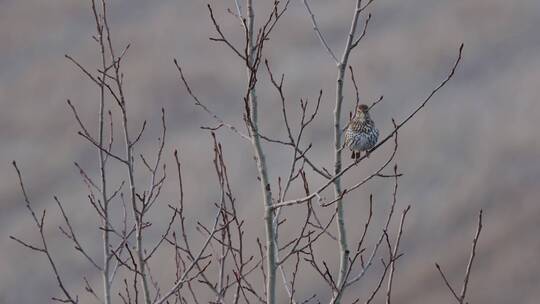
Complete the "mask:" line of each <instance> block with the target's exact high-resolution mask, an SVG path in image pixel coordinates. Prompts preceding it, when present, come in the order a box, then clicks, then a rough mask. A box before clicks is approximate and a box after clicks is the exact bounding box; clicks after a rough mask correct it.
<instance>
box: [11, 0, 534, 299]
mask: <svg viewBox="0 0 540 304" xmlns="http://www.w3.org/2000/svg"><path fill="white" fill-rule="evenodd" d="M86 2H87V1H68V0H49V1H41V0H26V1H16V0H4V1H0V105H1V111H0V197H1V203H0V303H45V302H47V301H48V300H45V299H50V298H51V297H52V296H55V295H57V292H58V290H57V286H56V282H55V281H54V279H53V277H52V276H51V273H50V269H49V266H48V264H47V263H46V259H45V258H44V257H43V256H39V255H37V254H35V253H34V252H30V251H29V250H28V249H26V248H22V247H21V246H19V245H17V244H16V243H15V242H13V241H12V240H10V239H9V238H8V236H9V235H17V236H20V237H22V238H23V239H26V240H37V239H36V237H37V236H36V234H35V232H34V230H33V228H34V226H33V223H32V222H31V219H30V218H29V217H28V215H27V214H26V212H25V211H26V210H25V209H24V204H23V201H22V198H21V195H20V193H19V188H18V184H17V182H16V175H15V172H14V170H13V169H12V168H11V166H10V164H11V161H12V160H13V159H16V160H17V161H18V162H19V164H20V166H21V168H22V170H23V175H24V178H25V181H26V186H27V188H28V190H29V193H30V196H31V198H32V200H33V202H34V204H35V205H36V206H37V208H39V209H41V208H44V207H47V208H51V211H52V210H54V209H53V208H55V205H54V201H53V199H52V196H53V195H59V196H60V197H61V198H62V199H63V201H64V202H65V204H66V208H67V209H68V212H69V213H70V214H71V215H72V216H73V217H74V218H73V221H74V222H77V228H76V230H77V231H78V232H79V233H81V237H82V238H83V239H84V240H85V243H86V244H88V246H89V250H90V252H92V253H93V254H95V255H96V256H98V255H99V254H100V252H101V247H100V244H99V243H98V242H99V231H98V230H97V228H95V227H96V225H95V221H96V219H95V218H93V217H91V216H89V214H91V212H92V210H91V207H89V206H88V203H87V202H86V192H85V191H86V188H85V186H84V184H83V183H81V182H80V181H79V176H78V172H77V170H76V168H75V167H74V166H73V161H77V162H79V163H81V164H82V165H83V166H84V167H86V168H89V170H90V172H91V173H96V171H95V169H92V166H93V165H94V164H95V163H96V162H97V160H96V156H97V155H96V153H95V151H93V150H92V149H91V147H90V146H89V145H88V144H87V143H85V142H84V141H83V140H82V139H81V138H80V137H79V136H77V134H76V131H77V128H76V122H75V121H74V119H73V117H72V115H71V114H70V112H69V111H68V110H69V109H68V107H67V105H66V102H65V101H66V99H68V98H69V99H71V100H72V101H73V102H74V103H75V104H76V105H77V106H78V107H79V108H80V111H81V114H82V116H83V119H84V120H85V121H88V122H89V123H95V117H94V115H95V113H97V97H98V92H97V90H96V88H95V87H94V86H93V84H92V83H91V82H90V81H89V80H88V79H86V78H85V76H84V75H82V74H81V73H80V72H79V71H78V70H76V68H75V67H74V66H73V65H72V64H70V63H69V62H68V61H67V60H66V59H65V58H64V54H66V53H69V54H71V55H72V56H74V57H75V58H77V59H78V60H80V61H81V62H82V63H84V64H85V65H87V66H90V67H93V66H95V65H96V64H97V63H98V53H97V48H96V47H97V46H96V44H95V42H94V41H93V40H92V39H91V35H93V34H94V31H95V26H94V24H93V19H92V16H91V13H90V10H89V4H88V3H86ZM112 2H114V3H113V4H111V7H110V20H111V27H112V30H113V35H114V36H115V40H116V43H117V45H118V46H119V47H121V46H122V45H125V44H126V43H128V42H130V43H131V48H130V51H129V54H128V56H127V57H126V61H125V66H124V67H125V74H126V80H125V81H126V90H127V99H128V103H129V111H130V112H129V115H130V118H131V119H132V121H133V122H138V123H142V121H143V120H145V119H147V120H149V121H150V122H151V123H150V125H149V133H148V134H146V136H145V138H143V140H145V141H144V144H143V145H142V146H141V147H140V148H141V150H145V151H149V149H151V148H152V147H154V146H155V140H154V138H153V137H152V135H156V134H158V132H159V115H160V108H161V107H162V106H163V107H165V108H166V110H167V117H168V122H169V144H171V146H170V147H169V148H168V149H167V151H166V153H168V154H167V161H169V162H170V161H171V160H172V157H171V155H172V154H171V152H172V150H173V149H174V148H175V147H179V149H180V151H181V157H182V159H183V160H184V163H185V169H184V170H185V171H184V175H185V176H186V181H185V182H186V189H187V190H186V201H187V204H188V208H189V207H191V208H190V210H191V215H192V216H193V218H199V219H201V220H203V221H204V220H205V219H207V218H209V216H210V214H211V212H210V210H209V209H207V208H206V206H208V207H210V206H211V203H212V201H213V200H215V199H216V197H217V195H218V194H217V193H215V191H214V189H215V188H214V186H215V185H216V184H217V182H216V181H215V177H214V173H213V171H211V168H212V167H211V164H210V163H209V161H210V160H211V157H212V151H211V148H210V147H211V140H210V138H209V136H208V132H207V131H204V130H201V129H200V126H201V125H203V124H204V125H213V124H214V122H213V121H212V120H211V117H209V116H208V115H206V113H204V112H202V111H200V110H199V109H198V108H196V107H195V106H194V105H193V102H192V100H191V99H190V98H189V96H188V95H187V94H186V92H185V90H184V88H183V87H181V86H180V85H179V82H178V75H177V71H176V69H175V68H174V66H173V64H172V59H173V58H178V60H179V61H180V62H182V65H183V66H184V68H185V72H186V74H187V76H188V77H189V80H190V83H191V84H192V86H193V88H194V90H195V91H196V92H197V93H198V95H199V97H200V98H201V99H202V100H205V101H206V102H207V103H208V105H209V106H211V107H212V109H213V110H214V111H215V112H219V113H221V114H222V116H223V117H224V118H225V119H227V120H228V121H232V122H234V123H235V124H236V125H237V126H239V127H241V126H242V118H241V114H240V113H241V111H242V107H243V104H242V94H243V90H244V88H245V83H244V77H245V71H244V69H243V68H242V66H241V64H240V62H239V61H238V59H237V58H235V56H234V55H233V54H232V53H231V52H230V51H229V50H228V49H226V48H225V47H224V46H223V45H220V44H218V43H214V42H211V41H209V40H208V37H210V36H213V35H214V32H213V28H212V27H211V23H210V21H209V20H208V16H207V15H208V13H207V10H206V4H205V3H203V2H200V1H187V0H183V1H173V0H160V1H142V0H129V1H127V0H125V1H112ZM215 2H216V3H215V4H213V5H214V6H215V12H216V15H217V18H218V21H219V22H220V24H221V25H222V28H223V30H224V31H225V32H227V33H229V35H230V36H231V38H232V39H233V40H235V41H240V39H241V38H242V33H241V29H240V28H239V25H238V22H237V20H235V19H234V18H232V17H231V16H230V15H229V14H228V13H226V11H225V9H226V8H227V7H231V8H232V7H233V6H234V2H233V1H215ZM255 2H259V3H262V2H263V1H255ZM352 7H353V1H351V0H338V1H323V0H318V1H315V0H313V1H312V8H313V10H314V12H315V13H316V14H317V15H318V19H319V25H320V27H321V29H322V31H323V32H324V33H325V35H326V36H327V38H328V41H329V43H330V45H331V46H332V48H334V49H335V50H339V49H341V48H342V47H343V44H344V39H345V36H346V33H347V31H348V27H349V25H350V17H351V14H352ZM265 8H267V7H265V6H261V7H260V9H263V10H264V9H265ZM369 11H370V12H371V13H372V14H373V19H372V22H371V24H370V28H369V31H368V34H367V36H366V38H365V40H363V41H362V42H361V44H360V45H359V47H358V49H357V50H356V51H355V52H354V54H353V55H352V57H351V64H352V66H353V67H354V69H355V73H356V77H357V80H358V84H359V90H360V95H361V98H362V99H363V100H367V101H371V100H375V99H376V98H377V97H378V96H379V95H384V99H385V100H384V101H383V102H382V103H381V104H379V105H378V106H377V107H376V108H374V109H373V114H372V115H373V116H374V118H375V120H376V121H377V123H378V125H379V126H380V128H381V131H382V132H383V133H386V132H388V131H390V130H391V129H392V124H391V118H392V117H394V118H397V119H398V120H399V119H400V118H402V117H404V116H405V115H406V114H407V113H408V111H410V109H412V108H413V107H414V106H415V105H416V104H418V102H419V101H421V100H422V99H423V97H425V96H426V95H427V94H428V93H429V92H431V90H432V89H433V88H434V87H435V86H436V85H437V84H438V83H439V82H440V81H441V80H442V79H443V78H444V77H445V75H446V73H447V72H448V69H449V67H450V66H451V64H452V63H453V60H454V59H455V56H456V55H457V50H458V47H459V44H460V43H461V42H464V43H465V49H464V59H463V62H462V63H461V66H460V67H459V69H458V71H457V73H456V75H455V77H454V79H453V80H452V81H451V82H450V83H449V84H448V86H447V87H445V88H444V89H443V90H441V91H440V93H439V94H438V95H436V96H435V98H434V99H433V100H432V102H431V103H430V104H429V106H427V107H426V108H425V109H424V110H423V111H422V112H421V113H420V114H419V115H418V116H417V117H416V118H415V119H414V120H413V121H411V123H410V124H408V125H407V126H406V127H405V128H404V129H403V131H401V132H400V150H399V155H398V162H399V167H400V168H401V170H402V171H403V172H404V173H405V176H404V177H403V178H402V179H401V182H400V192H399V201H400V203H399V207H400V208H402V207H404V206H406V205H407V204H412V206H413V209H412V211H411V213H410V218H409V219H408V223H407V225H406V234H405V236H404V238H403V250H404V252H405V253H406V254H405V256H404V257H403V258H401V259H400V264H399V266H398V269H397V274H396V275H397V279H396V281H395V287H394V291H395V296H394V299H395V300H396V301H397V302H399V303H403V304H407V303H416V304H421V303H451V302H452V298H451V296H450V294H449V293H448V291H447V290H446V289H445V286H444V284H443V282H442V281H441V280H440V278H439V277H438V274H437V272H436V269H435V267H434V262H435V261H438V262H440V263H441V264H442V265H443V267H444V268H445V269H446V270H447V272H448V275H449V278H450V279H451V280H454V282H456V284H458V282H459V283H460V282H461V275H462V273H463V271H464V268H465V265H466V262H467V259H468V254H469V253H468V251H469V248H470V242H471V240H472V236H473V233H474V230H475V225H476V215H477V211H478V210H479V209H480V208H483V209H484V210H485V230H484V232H483V235H482V236H481V239H480V242H479V252H478V259H477V262H478V263H476V264H475V265H474V268H473V274H472V277H471V283H470V286H469V287H470V302H471V303H494V304H496V303H501V304H503V303H505V304H506V303H531V304H532V303H538V298H540V290H539V289H538V288H537V286H538V285H539V284H540V262H539V259H538V252H540V236H539V235H538V231H540V230H539V229H540V204H539V203H540V202H539V200H540V199H539V198H540V187H539V184H540V161H539V160H540V137H539V135H538V123H537V122H538V117H540V103H539V102H538V96H540V86H539V85H538V81H539V79H540V56H539V55H538V54H540V35H538V29H540V2H539V1H536V0H520V1H513V2H510V1H503V0H456V1H430V0H410V1H398V0H377V1H376V2H375V3H374V4H373V5H372V6H371V8H370V9H369ZM266 56H267V57H268V59H269V61H270V63H271V65H272V67H273V70H274V71H275V72H276V73H285V75H286V77H285V90H286V95H287V97H288V98H289V100H290V101H291V103H293V102H296V101H297V100H298V99H299V98H301V97H310V99H315V98H316V96H317V94H318V90H319V89H321V88H322V89H323V91H324V95H323V96H324V99H323V102H322V105H321V116H320V117H319V118H318V119H317V120H316V121H315V125H314V127H313V128H312V129H311V130H310V131H309V133H308V134H306V143H307V142H313V144H314V148H313V149H312V157H313V158H314V159H316V160H317V161H320V162H322V163H324V164H327V167H330V163H331V160H332V154H331V152H330V151H331V150H330V149H331V140H332V133H331V120H332V109H333V96H334V93H335V92H334V91H333V90H334V81H335V76H336V75H335V66H334V64H333V62H332V61H331V59H330V58H329V56H328V55H327V53H326V52H325V51H324V49H323V48H322V47H321V46H320V43H319V41H318V40H317V38H316V37H315V35H314V33H313V31H312V29H311V24H310V20H309V17H308V15H307V13H306V11H305V9H304V7H303V6H302V5H301V1H297V0H294V1H292V3H291V6H290V9H289V10H288V11H287V13H286V14H285V15H284V17H283V19H282V21H281V23H280V24H278V27H277V28H276V31H275V32H274V33H273V35H272V37H271V40H270V41H269V43H268V49H267V50H266ZM261 78H262V86H261V88H260V90H259V92H260V100H261V107H262V109H261V113H262V114H261V123H262V128H263V130H264V132H265V134H268V135H272V136H275V137H280V136H281V137H283V136H285V130H284V127H283V124H282V123H281V120H280V113H279V111H276V110H275V109H276V106H277V105H278V98H277V96H276V95H275V93H274V92H273V91H272V90H271V88H270V86H268V82H267V81H266V78H267V76H265V75H263V76H261ZM347 86H348V88H347V98H348V100H349V101H348V103H347V104H346V109H347V111H349V110H350V109H351V108H352V105H353V102H352V98H353V91H352V90H351V86H350V83H347ZM291 108H292V106H291ZM345 116H346V115H345ZM133 128H134V129H136V128H138V126H133ZM219 137H220V139H221V140H222V142H223V144H224V150H225V157H226V158H227V159H228V161H229V168H230V174H231V184H232V185H233V187H235V189H234V192H235V194H237V196H238V204H239V206H240V209H241V212H242V215H243V216H245V217H246V219H247V223H246V224H247V225H252V227H256V229H250V231H249V235H248V237H250V238H251V239H249V241H250V242H252V244H254V243H253V240H254V237H255V236H262V235H263V234H262V232H263V227H259V223H260V220H261V218H262V208H261V205H262V204H261V202H260V196H259V193H258V189H259V188H258V184H257V181H256V178H255V177H256V171H255V168H254V163H253V161H252V154H251V149H250V147H249V146H248V145H246V144H245V143H244V142H243V141H241V139H239V138H238V137H236V136H234V135H232V134H231V133H230V132H227V131H226V130H220V131H219ZM267 148H268V149H269V151H270V152H269V156H268V161H269V165H270V167H271V168H272V170H271V172H270V174H271V178H272V180H273V181H275V180H276V179H277V177H278V175H283V174H284V173H283V172H284V170H285V169H286V168H287V165H288V162H289V160H288V158H285V157H286V155H285V154H283V153H276V150H275V149H276V147H274V146H267ZM384 151H387V150H384V149H383V150H381V151H380V152H378V153H377V155H374V156H373V157H372V158H371V159H370V160H371V161H373V162H377V161H380V160H382V159H383V157H384V155H383V154H384ZM369 167H370V165H367V166H359V167H358V169H355V170H354V171H355V172H354V173H352V174H349V175H348V176H347V177H346V178H345V181H344V183H345V184H350V183H353V182H354V181H355V180H356V179H358V178H361V177H362V176H364V175H365V174H366V172H369V171H366V170H368V169H367V168H369ZM118 174H120V173H118ZM391 190H392V184H391V183H389V182H380V181H374V182H371V183H370V184H368V185H367V187H366V188H364V189H363V190H361V191H358V192H356V194H355V196H354V197H351V198H349V199H348V200H347V216H348V218H347V220H348V222H349V224H350V225H351V229H352V231H355V230H357V231H358V233H359V232H360V229H355V225H356V223H359V221H358V218H360V219H361V220H362V221H363V220H364V219H365V216H366V210H367V209H366V208H367V198H368V195H369V193H370V192H373V193H374V195H375V197H376V204H378V205H377V206H376V212H378V214H379V216H382V212H383V211H384V210H385V209H384V208H386V207H387V204H388V202H389V200H390V199H391V197H390V194H391ZM166 191H167V193H166V194H165V195H166V196H168V197H172V195H174V192H173V191H174V187H173V186H171V187H169V188H167V190H166ZM165 206H166V203H165V202H164V203H163V207H161V209H162V210H161V211H158V212H156V213H155V214H153V216H155V218H156V219H159V218H160V216H161V217H162V216H164V214H165V212H166V211H167V210H166V209H167V208H166V207H165ZM201 206H204V208H203V207H201ZM195 207H196V208H195ZM54 213H55V212H50V216H49V218H48V222H47V227H48V228H47V231H46V233H47V235H49V236H50V238H51V241H52V242H53V244H56V245H57V246H56V247H54V248H55V254H56V257H57V262H58V263H59V265H60V268H61V271H62V273H64V274H65V275H66V276H67V277H68V278H79V277H80V275H81V274H85V275H86V276H88V278H89V279H90V280H94V281H97V280H99V277H98V275H96V274H94V273H93V272H92V270H91V268H90V267H89V266H88V265H86V264H84V263H83V260H81V259H79V258H75V257H73V256H74V255H75V254H74V253H73V252H72V251H68V250H70V248H68V246H65V245H64V246H63V247H62V245H61V244H66V243H62V242H61V240H62V235H61V233H60V232H59V231H58V229H57V226H58V224H59V223H60V222H61V218H60V217H59V216H56V215H54ZM295 214H297V213H295V212H291V216H294V215H295ZM358 227H360V225H358ZM152 233H153V234H155V236H156V237H158V236H159V235H160V233H161V232H160V230H159V229H155V230H153V232H152ZM152 233H151V234H152ZM350 236H351V238H352V239H355V237H358V235H357V233H355V232H351V233H350ZM328 244H330V245H331V244H332V243H331V242H328ZM328 248H332V247H330V246H328ZM321 250H323V249H321ZM326 250H327V249H326ZM324 253H326V254H330V251H325V252H324ZM162 258H163V259H164V260H163V265H158V266H156V268H155V269H154V271H159V269H160V268H159V267H162V268H163V273H164V274H163V276H166V275H170V273H168V271H167V265H166V263H167V260H166V259H167V258H169V257H166V256H165V255H163V257H162ZM79 285H80V284H79V281H73V286H79ZM81 286H82V285H81ZM300 286H301V287H302V288H303V289H302V290H301V291H299V295H304V296H306V297H307V296H310V295H311V294H313V293H314V291H315V290H316V289H317V288H319V287H321V286H322V285H321V282H310V281H304V282H302V283H301V284H300ZM367 287H371V286H369V284H366V285H363V286H362V287H359V288H358V289H357V290H355V291H351V292H350V294H349V295H348V297H347V298H346V300H349V299H354V298H355V297H354V296H355V295H357V294H355V293H358V294H361V292H362V291H365V290H367V289H366V288H367ZM80 288H81V290H82V287H80ZM321 296H322V299H324V296H325V295H324V294H322V295H321Z"/></svg>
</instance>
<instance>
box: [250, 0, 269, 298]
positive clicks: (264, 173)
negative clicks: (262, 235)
mask: <svg viewBox="0 0 540 304" xmlns="http://www.w3.org/2000/svg"><path fill="white" fill-rule="evenodd" d="M247 15H248V18H247V27H248V28H247V31H248V41H247V43H248V65H249V67H248V71H247V73H248V80H249V79H251V77H250V76H251V73H256V71H254V70H253V69H251V67H252V65H253V63H254V61H255V57H254V56H255V54H254V48H255V45H254V40H253V39H254V35H253V27H254V21H255V14H254V11H253V3H252V0H247ZM248 102H249V109H250V117H249V118H250V120H251V121H250V128H251V143H252V145H253V149H254V153H255V159H256V162H257V170H258V172H259V177H260V183H261V192H262V193H263V196H264V222H265V232H266V272H267V278H268V279H267V285H266V303H267V304H275V303H276V245H275V239H274V226H273V214H274V212H273V210H272V193H271V189H270V183H269V181H268V169H267V165H266V158H265V156H264V152H263V150H262V147H261V141H260V136H259V129H258V104H257V92H256V88H255V86H253V88H251V89H250V91H249V100H248Z"/></svg>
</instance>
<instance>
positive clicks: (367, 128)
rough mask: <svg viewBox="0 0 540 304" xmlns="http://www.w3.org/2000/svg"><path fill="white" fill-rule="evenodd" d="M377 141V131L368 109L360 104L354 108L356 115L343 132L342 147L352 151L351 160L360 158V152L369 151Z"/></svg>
mask: <svg viewBox="0 0 540 304" xmlns="http://www.w3.org/2000/svg"><path fill="white" fill-rule="evenodd" d="M377 140H379V130H378V129H377V128H376V127H375V123H374V122H373V120H372V119H371V117H370V115H369V107H368V106H367V105H365V104H360V105H358V107H357V108H356V113H355V114H354V117H353V119H352V120H351V122H350V123H349V126H348V127H347V130H346V131H345V142H344V147H348V148H349V149H351V151H352V155H351V158H352V159H358V158H360V155H361V152H362V151H366V153H367V156H369V152H368V151H369V150H370V149H371V148H373V147H374V146H375V145H376V144H377Z"/></svg>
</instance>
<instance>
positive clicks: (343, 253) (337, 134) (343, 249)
mask: <svg viewBox="0 0 540 304" xmlns="http://www.w3.org/2000/svg"><path fill="white" fill-rule="evenodd" d="M344 76H345V65H344V64H340V65H339V66H338V78H337V80H336V106H335V108H334V151H335V152H334V175H337V174H339V173H340V172H341V105H342V104H343V79H344ZM334 196H335V197H336V198H338V197H340V196H341V178H336V180H335V181H334ZM337 208H338V212H337V218H336V224H337V230H338V242H339V276H338V284H337V287H338V289H340V288H341V286H342V285H343V283H344V281H345V276H346V274H347V268H348V265H349V247H348V243H347V233H346V229H345V215H344V212H343V200H341V199H340V200H338V201H337ZM334 297H335V303H339V299H340V298H341V293H336V294H335V295H334Z"/></svg>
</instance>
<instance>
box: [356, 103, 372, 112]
mask: <svg viewBox="0 0 540 304" xmlns="http://www.w3.org/2000/svg"><path fill="white" fill-rule="evenodd" d="M368 111H369V107H368V106H367V105H365V104H359V105H358V107H356V113H358V114H360V113H363V114H367V113H368Z"/></svg>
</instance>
